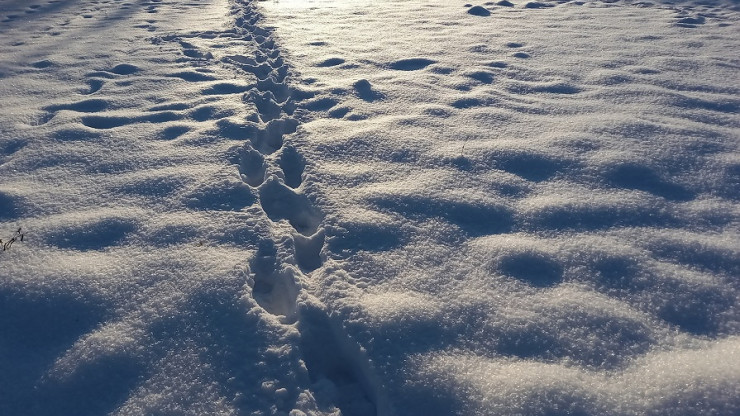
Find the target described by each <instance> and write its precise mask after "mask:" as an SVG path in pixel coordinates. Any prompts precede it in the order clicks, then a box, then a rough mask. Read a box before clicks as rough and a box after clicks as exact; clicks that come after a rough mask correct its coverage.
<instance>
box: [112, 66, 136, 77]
mask: <svg viewBox="0 0 740 416" xmlns="http://www.w3.org/2000/svg"><path fill="white" fill-rule="evenodd" d="M108 72H112V73H114V74H117V75H131V74H133V73H136V72H139V67H137V66H136V65H131V64H118V65H116V66H114V67H113V68H111V69H109V70H108Z"/></svg>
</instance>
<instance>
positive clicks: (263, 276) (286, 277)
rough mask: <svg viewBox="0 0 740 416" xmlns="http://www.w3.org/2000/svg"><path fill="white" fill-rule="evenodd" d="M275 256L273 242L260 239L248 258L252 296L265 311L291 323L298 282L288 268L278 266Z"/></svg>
mask: <svg viewBox="0 0 740 416" xmlns="http://www.w3.org/2000/svg"><path fill="white" fill-rule="evenodd" d="M277 256H278V252H277V248H276V247H275V243H274V242H272V241H270V240H265V241H262V242H261V243H260V245H259V248H258V250H257V254H256V255H255V256H254V258H252V260H251V261H250V262H249V269H250V271H251V272H252V273H253V275H254V284H253V286H252V297H253V298H254V300H255V301H257V303H258V304H259V305H260V306H261V307H262V308H263V309H264V310H266V311H267V312H269V313H271V314H273V315H277V316H284V317H285V320H284V321H283V323H285V324H292V323H294V322H295V321H296V318H297V310H296V309H297V307H296V299H297V298H298V292H299V285H298V283H297V282H296V280H297V279H296V276H295V275H294V273H293V272H292V271H291V270H290V269H283V270H279V269H278V259H277Z"/></svg>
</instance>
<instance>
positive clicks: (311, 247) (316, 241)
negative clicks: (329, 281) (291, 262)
mask: <svg viewBox="0 0 740 416" xmlns="http://www.w3.org/2000/svg"><path fill="white" fill-rule="evenodd" d="M325 239H326V236H325V234H324V230H319V231H318V232H317V233H316V234H314V235H312V236H308V237H307V236H304V235H302V234H297V233H296V234H293V244H294V247H295V261H296V264H298V267H300V268H301V270H304V271H309V272H310V271H314V270H316V269H318V268H319V267H321V265H322V263H323V262H322V260H321V249H322V248H324V241H325Z"/></svg>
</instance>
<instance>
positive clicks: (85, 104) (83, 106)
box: [43, 99, 109, 113]
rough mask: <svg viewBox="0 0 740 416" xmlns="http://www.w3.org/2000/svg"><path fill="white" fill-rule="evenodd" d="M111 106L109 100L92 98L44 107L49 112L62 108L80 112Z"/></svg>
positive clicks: (94, 111)
mask: <svg viewBox="0 0 740 416" xmlns="http://www.w3.org/2000/svg"><path fill="white" fill-rule="evenodd" d="M108 106H109V103H108V101H106V100H101V99H91V100H84V101H78V102H76V103H70V104H57V105H50V106H46V107H44V108H43V109H44V110H46V111H49V112H52V113H54V112H57V111H61V110H71V111H77V112H80V113H97V112H100V111H104V110H105V109H107V108H108Z"/></svg>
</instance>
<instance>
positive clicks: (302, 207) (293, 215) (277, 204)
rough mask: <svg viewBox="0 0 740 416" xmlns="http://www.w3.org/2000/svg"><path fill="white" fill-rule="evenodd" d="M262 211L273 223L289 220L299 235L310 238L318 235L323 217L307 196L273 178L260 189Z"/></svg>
mask: <svg viewBox="0 0 740 416" xmlns="http://www.w3.org/2000/svg"><path fill="white" fill-rule="evenodd" d="M259 195H260V202H261V204H262V209H263V210H264V211H265V213H266V214H267V216H268V217H269V218H270V219H272V220H273V221H279V220H282V219H287V220H288V222H289V223H290V225H292V226H293V228H294V229H295V230H296V231H298V232H299V233H301V234H303V235H305V236H310V235H313V234H315V233H316V231H317V230H318V227H319V224H320V223H321V215H320V214H319V213H318V211H317V210H316V209H315V208H314V207H313V205H312V204H311V203H310V202H309V200H308V198H306V196H305V195H302V194H298V193H296V192H294V191H293V190H292V189H290V188H289V187H287V186H285V185H284V184H283V183H281V182H280V181H279V180H278V179H277V177H275V176H272V177H271V178H270V179H268V180H267V181H265V183H263V184H262V185H261V186H260V188H259Z"/></svg>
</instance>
